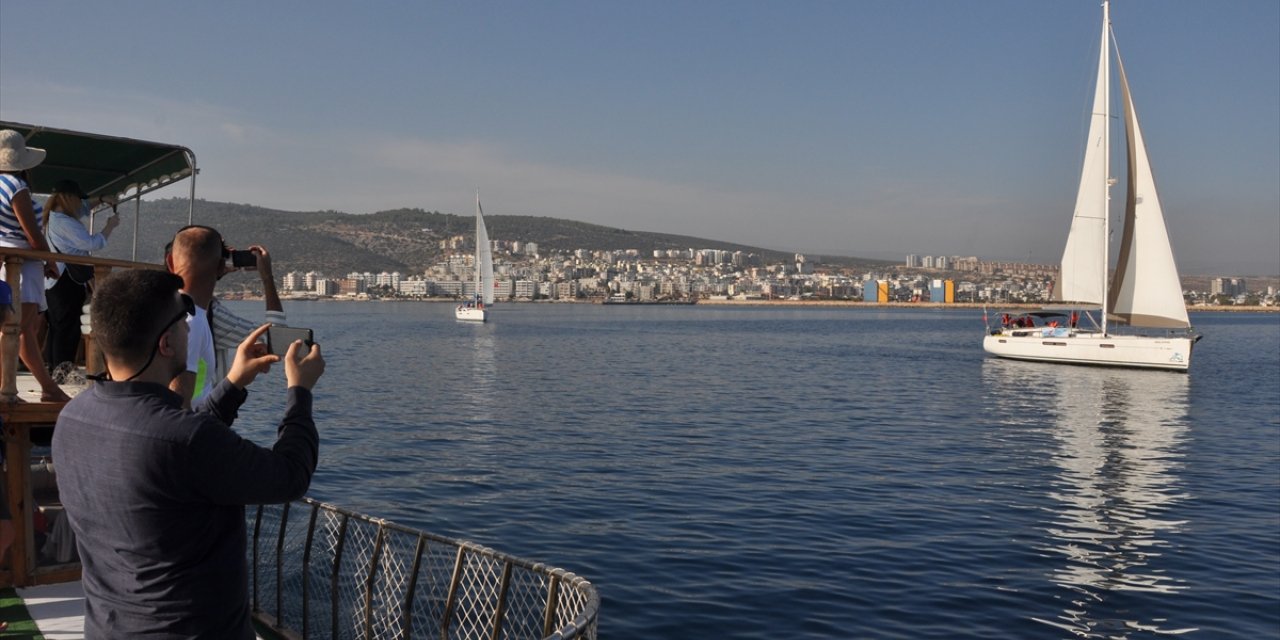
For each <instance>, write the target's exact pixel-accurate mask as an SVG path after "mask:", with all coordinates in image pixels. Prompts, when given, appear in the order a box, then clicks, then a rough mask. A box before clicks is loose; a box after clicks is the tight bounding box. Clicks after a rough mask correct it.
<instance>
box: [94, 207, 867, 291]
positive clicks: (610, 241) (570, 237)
mask: <svg viewBox="0 0 1280 640" xmlns="http://www.w3.org/2000/svg"><path fill="white" fill-rule="evenodd" d="M134 207H135V205H134V204H133V203H125V204H124V205H121V207H120V211H121V216H122V221H121V225H120V227H119V229H117V230H116V232H115V234H114V235H113V236H112V238H111V242H110V243H109V246H108V247H107V249H106V250H105V251H102V252H99V255H102V256H105V257H111V258H123V259H130V258H131V257H132V256H133V255H134V254H133V248H134V240H133V235H134V220H135V218H137V219H138V220H140V223H139V224H138V225H137V258H136V259H137V260H140V261H143V262H159V261H161V260H162V259H163V256H164V246H165V244H166V243H167V242H169V241H170V240H171V239H172V238H173V234H174V233H175V232H176V231H177V230H178V229H180V228H182V227H183V226H185V225H186V224H187V219H188V205H187V200H186V199H181V198H171V199H164V200H154V201H149V202H144V203H142V207H141V213H140V215H135V213H134ZM192 219H193V221H194V222H195V223H196V224H206V225H209V226H211V227H214V228H216V229H218V230H219V231H221V232H222V235H223V237H224V238H226V240H227V242H228V243H230V244H231V245H233V246H234V247H235V248H238V249H242V248H245V247H247V246H249V245H251V244H263V245H264V246H266V247H267V249H268V250H270V252H271V255H272V259H273V261H274V264H275V265H277V269H276V270H277V271H278V272H279V273H278V274H277V275H280V274H282V273H284V272H285V271H321V272H324V273H325V274H329V275H345V274H347V273H349V272H352V271H372V272H375V273H377V272H380V271H400V272H401V273H415V272H421V271H422V270H424V269H426V268H427V267H428V266H429V265H431V264H433V263H434V262H436V261H438V260H439V259H440V258H441V257H442V255H443V254H444V253H445V251H444V250H442V249H441V241H442V240H445V239H446V238H449V237H452V236H457V235H463V236H467V237H468V238H469V237H470V236H471V235H472V233H473V232H474V226H475V219H474V218H473V217H472V216H471V215H465V216H459V215H453V214H447V213H440V212H438V211H424V210H421V209H395V210H391V211H380V212H378V213H373V214H349V213H343V212H340V211H304V212H298V211H280V210H277V209H267V208H263V207H256V206H253V205H247V204H233V203H228V202H212V201H208V200H196V201H195V203H194V207H193V213H192ZM485 222H486V224H487V225H488V228H489V236H490V237H491V238H493V239H494V240H503V241H520V242H536V243H537V244H538V248H539V251H540V252H542V253H547V252H552V251H570V250H574V249H592V250H624V249H637V250H639V251H640V252H641V254H642V255H643V256H646V257H647V256H650V255H652V253H653V251H654V250H655V249H723V250H727V251H743V252H748V253H755V254H758V255H761V256H763V257H764V259H765V260H766V261H768V262H777V261H782V260H789V259H790V258H791V257H792V255H793V254H791V253H787V252H783V251H774V250H769V249H762V248H759V247H749V246H745V245H738V244H732V243H727V242H720V241H717V240H708V239H705V238H692V237H688V236H678V235H669V234H662V233H647V232H641V231H627V230H624V229H613V228H610V227H603V226H599V225H594V224H587V223H585V222H575V221H572V220H563V219H559V218H545V217H535V216H509V215H494V216H485ZM98 228H101V222H99V224H98ZM822 260H823V262H825V263H828V264H843V265H853V264H865V265H868V266H873V265H884V264H888V263H886V262H884V261H879V260H863V259H859V258H833V257H830V256H822Z"/></svg>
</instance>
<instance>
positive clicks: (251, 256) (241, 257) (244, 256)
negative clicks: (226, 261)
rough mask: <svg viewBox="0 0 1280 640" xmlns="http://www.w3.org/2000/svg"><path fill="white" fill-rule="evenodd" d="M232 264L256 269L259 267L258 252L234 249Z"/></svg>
mask: <svg viewBox="0 0 1280 640" xmlns="http://www.w3.org/2000/svg"><path fill="white" fill-rule="evenodd" d="M231 266H233V267H242V268H245V269H256V268H258V254H256V253H254V252H252V251H232V252H231Z"/></svg>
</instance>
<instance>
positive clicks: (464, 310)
mask: <svg viewBox="0 0 1280 640" xmlns="http://www.w3.org/2000/svg"><path fill="white" fill-rule="evenodd" d="M453 317H455V318H457V319H458V320H461V321H463V322H484V321H485V320H487V319H488V317H489V312H488V311H486V310H484V309H478V308H476V307H458V308H457V309H454V310H453Z"/></svg>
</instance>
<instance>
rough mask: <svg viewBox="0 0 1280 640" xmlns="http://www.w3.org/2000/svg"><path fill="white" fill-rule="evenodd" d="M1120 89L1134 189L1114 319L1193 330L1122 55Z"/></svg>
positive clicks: (1129, 202) (1118, 269)
mask: <svg viewBox="0 0 1280 640" xmlns="http://www.w3.org/2000/svg"><path fill="white" fill-rule="evenodd" d="M1116 68H1117V69H1118V70H1119V71H1120V89H1121V92H1122V93H1123V96H1124V120H1125V131H1126V132H1127V134H1128V135H1127V138H1128V140H1127V142H1128V149H1129V189H1128V194H1127V197H1126V198H1125V200H1126V202H1125V215H1124V217H1125V221H1124V235H1123V237H1122V238H1121V240H1120V258H1119V262H1117V264H1116V274H1115V281H1114V282H1112V284H1111V291H1110V294H1111V299H1110V304H1109V305H1108V306H1109V307H1110V309H1111V313H1112V314H1113V316H1114V317H1116V318H1118V319H1120V320H1121V321H1123V322H1127V323H1128V324H1131V325H1135V326H1140V327H1162V328H1185V327H1189V326H1191V322H1190V319H1189V318H1188V317H1187V306H1186V303H1185V302H1184V300H1183V298H1182V283H1181V280H1180V279H1179V278H1178V267H1177V265H1176V264H1175V263H1174V261H1173V248H1172V247H1171V246H1170V243H1169V232H1168V230H1167V229H1166V228H1165V224H1164V213H1163V212H1162V210H1161V209H1160V197H1159V196H1158V195H1156V182H1155V176H1154V175H1153V174H1152V171H1151V162H1150V160H1148V158H1147V148H1146V144H1144V143H1143V141H1142V130H1141V129H1140V128H1139V127H1138V114H1137V112H1136V111H1135V110H1134V107H1133V97H1132V96H1131V95H1130V93H1129V82H1128V80H1127V79H1126V78H1125V74H1124V65H1123V64H1122V63H1121V62H1120V52H1119V50H1118V49H1117V51H1116Z"/></svg>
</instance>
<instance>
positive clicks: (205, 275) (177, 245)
mask: <svg viewBox="0 0 1280 640" xmlns="http://www.w3.org/2000/svg"><path fill="white" fill-rule="evenodd" d="M224 250H225V247H224V245H223V243H222V234H220V233H218V231H217V230H216V229H213V228H211V227H205V226H202V225H193V226H190V227H183V228H182V229H179V230H178V233H177V235H175V236H173V246H172V247H171V248H170V250H169V255H168V256H166V258H165V261H166V263H167V264H168V266H169V270H170V271H172V272H173V273H175V274H177V275H179V276H182V281H183V286H182V289H183V290H184V291H186V292H187V293H189V294H191V297H193V298H195V300H196V304H198V305H200V307H201V308H208V306H209V300H210V299H211V298H212V297H213V290H214V287H215V286H217V284H218V279H219V278H221V277H222V275H223V273H225V270H226V254H225V253H223V251H224Z"/></svg>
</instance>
